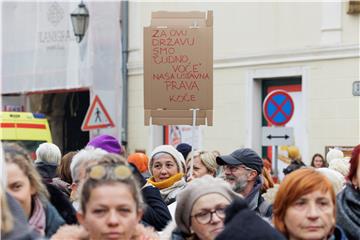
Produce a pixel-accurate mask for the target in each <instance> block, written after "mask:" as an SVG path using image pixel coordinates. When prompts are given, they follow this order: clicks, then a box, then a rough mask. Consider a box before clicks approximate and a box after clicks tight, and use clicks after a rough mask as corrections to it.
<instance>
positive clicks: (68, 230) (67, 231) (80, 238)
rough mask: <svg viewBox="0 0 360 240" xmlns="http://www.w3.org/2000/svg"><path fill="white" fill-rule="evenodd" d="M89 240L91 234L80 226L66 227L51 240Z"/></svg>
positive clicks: (59, 230)
mask: <svg viewBox="0 0 360 240" xmlns="http://www.w3.org/2000/svg"><path fill="white" fill-rule="evenodd" d="M64 239H66V240H87V239H89V234H88V232H87V231H86V230H85V228H84V227H82V226H78V225H64V226H62V227H60V228H59V229H58V230H57V232H56V233H55V234H54V235H52V236H51V238H50V240H64Z"/></svg>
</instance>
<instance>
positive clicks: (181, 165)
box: [148, 145, 186, 213]
mask: <svg viewBox="0 0 360 240" xmlns="http://www.w3.org/2000/svg"><path fill="white" fill-rule="evenodd" d="M184 169H185V160H184V157H183V156H182V154H181V153H180V152H179V151H177V150H176V149H175V148H174V147H173V146H171V145H160V146H158V147H156V148H155V149H154V150H153V152H152V153H151V155H150V161H149V170H150V174H151V177H150V178H149V179H148V184H151V185H153V186H154V187H156V188H158V189H159V190H160V193H161V197H162V198H163V200H164V201H165V203H166V204H167V205H168V207H169V211H170V213H172V210H173V209H175V207H176V206H175V205H176V204H172V203H174V202H176V195H177V194H178V193H179V192H180V191H181V190H182V189H183V188H184V187H185V185H186V182H185V179H184ZM170 204H171V205H172V206H171V207H170V206H169V205H170Z"/></svg>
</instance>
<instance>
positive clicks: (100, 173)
mask: <svg viewBox="0 0 360 240" xmlns="http://www.w3.org/2000/svg"><path fill="white" fill-rule="evenodd" d="M108 169H110V172H111V173H113V174H114V175H115V177H116V178H117V179H120V180H124V179H127V178H129V177H130V176H131V175H132V171H131V169H130V168H129V167H127V166H125V165H120V166H119V165H115V166H112V165H95V166H92V167H91V168H90V169H89V171H88V173H89V174H88V176H89V177H90V178H92V179H96V180H100V179H103V178H104V177H105V176H106V174H107V172H108Z"/></svg>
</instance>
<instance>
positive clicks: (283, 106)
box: [263, 90, 294, 126]
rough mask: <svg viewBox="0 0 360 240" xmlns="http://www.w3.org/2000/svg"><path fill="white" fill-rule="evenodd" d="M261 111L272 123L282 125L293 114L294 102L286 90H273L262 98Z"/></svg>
mask: <svg viewBox="0 0 360 240" xmlns="http://www.w3.org/2000/svg"><path fill="white" fill-rule="evenodd" d="M263 113H264V117H265V119H266V120H267V121H268V122H270V123H271V124H272V125H275V126H283V125H285V124H286V123H288V122H289V121H290V119H291V117H292V115H293V114H294V102H293V100H292V98H291V96H290V95H289V94H288V93H287V92H286V91H284V90H274V91H272V92H270V93H269V94H268V95H267V96H266V98H265V100H264V103H263Z"/></svg>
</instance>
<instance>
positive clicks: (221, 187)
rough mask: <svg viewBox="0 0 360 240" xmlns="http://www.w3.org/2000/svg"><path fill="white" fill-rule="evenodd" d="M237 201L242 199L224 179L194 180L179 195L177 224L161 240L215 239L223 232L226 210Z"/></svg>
mask: <svg viewBox="0 0 360 240" xmlns="http://www.w3.org/2000/svg"><path fill="white" fill-rule="evenodd" d="M209 186H211V187H209ZM236 198H240V195H237V194H236V193H235V192H233V191H232V189H231V187H230V185H228V184H227V183H226V182H225V181H223V180H221V179H217V178H213V177H211V176H209V175H206V176H203V177H201V178H196V179H194V180H193V181H191V182H190V183H189V184H188V185H187V187H186V188H185V189H184V190H183V191H182V192H181V193H180V194H179V195H178V197H177V207H176V212H175V221H176V223H174V222H172V223H170V224H169V225H168V226H167V227H166V229H165V230H164V232H163V235H162V236H161V239H172V240H175V239H176V240H182V239H184V240H185V239H186V240H187V239H201V240H212V239H215V237H216V236H217V235H218V234H219V233H220V232H221V231H222V230H223V229H224V219H225V208H226V207H227V206H228V205H230V203H231V202H232V201H233V200H234V199H236Z"/></svg>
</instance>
